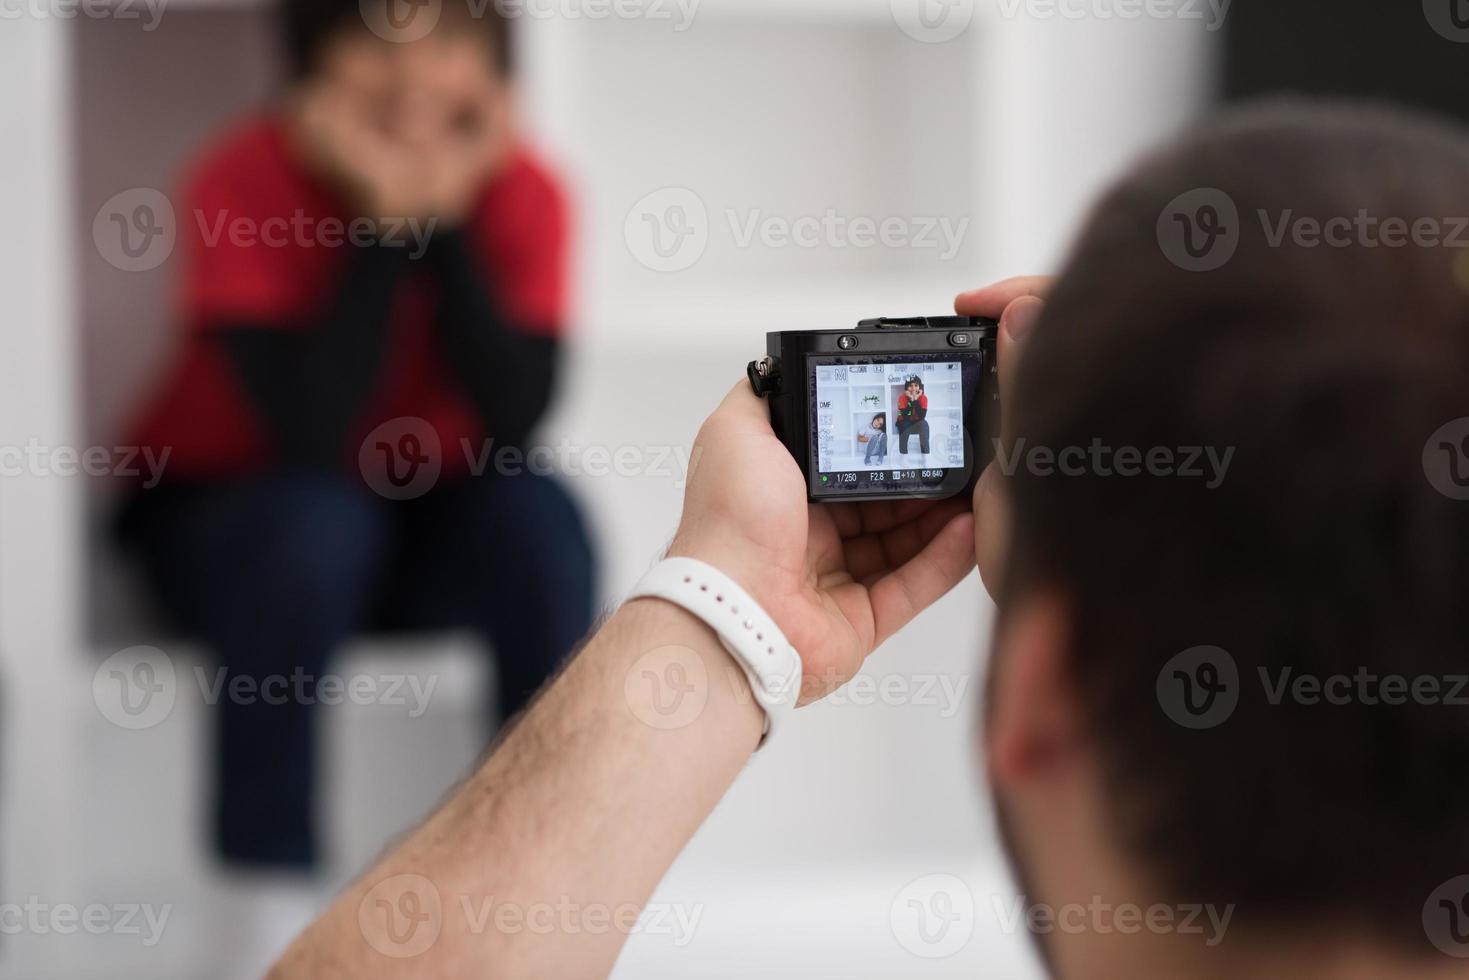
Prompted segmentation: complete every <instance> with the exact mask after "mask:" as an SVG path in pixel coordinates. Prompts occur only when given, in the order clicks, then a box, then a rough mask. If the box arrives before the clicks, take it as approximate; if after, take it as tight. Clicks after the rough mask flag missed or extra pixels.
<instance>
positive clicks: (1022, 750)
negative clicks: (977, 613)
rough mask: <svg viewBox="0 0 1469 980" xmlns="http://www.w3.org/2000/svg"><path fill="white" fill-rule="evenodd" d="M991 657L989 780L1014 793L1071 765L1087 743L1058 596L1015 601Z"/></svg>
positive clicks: (1066, 616)
mask: <svg viewBox="0 0 1469 980" xmlns="http://www.w3.org/2000/svg"><path fill="white" fill-rule="evenodd" d="M992 656H993V657H994V667H993V668H992V670H991V674H990V684H991V690H990V694H989V713H988V717H987V720H986V732H985V735H986V752H987V757H988V764H989V770H990V778H991V779H992V780H993V781H994V782H995V784H996V785H997V786H1014V785H1016V784H1019V783H1023V782H1026V781H1029V780H1031V779H1035V778H1037V777H1041V776H1045V775H1047V774H1048V773H1049V772H1050V771H1052V770H1054V769H1055V768H1056V767H1058V766H1063V765H1066V764H1067V763H1068V762H1069V761H1071V760H1072V759H1074V757H1075V754H1076V752H1077V750H1078V749H1079V748H1080V743H1081V740H1082V738H1083V732H1084V725H1083V719H1082V716H1081V703H1080V699H1079V698H1078V697H1077V692H1076V687H1075V680H1074V678H1073V674H1072V671H1071V650H1070V623H1069V612H1068V609H1067V605H1066V603H1065V602H1064V601H1063V600H1062V599H1061V598H1060V597H1059V596H1057V595H1055V594H1053V593H1044V594H1040V595H1036V596H1032V597H1028V598H1025V599H1020V600H1017V601H1016V602H1015V603H1014V605H1013V606H1012V607H1011V608H1010V609H1009V610H1007V611H1006V614H1005V617H1004V619H1003V625H1002V628H1001V630H1000V631H999V633H998V634H997V635H996V637H995V646H994V651H993V653H992Z"/></svg>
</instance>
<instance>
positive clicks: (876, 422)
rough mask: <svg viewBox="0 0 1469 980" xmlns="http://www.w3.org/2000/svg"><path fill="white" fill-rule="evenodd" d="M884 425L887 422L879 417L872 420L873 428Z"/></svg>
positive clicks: (879, 427)
mask: <svg viewBox="0 0 1469 980" xmlns="http://www.w3.org/2000/svg"><path fill="white" fill-rule="evenodd" d="M885 425H887V423H886V422H885V421H883V420H882V419H881V418H876V419H873V420H872V427H873V428H874V429H881V428H882V427H883V426H885Z"/></svg>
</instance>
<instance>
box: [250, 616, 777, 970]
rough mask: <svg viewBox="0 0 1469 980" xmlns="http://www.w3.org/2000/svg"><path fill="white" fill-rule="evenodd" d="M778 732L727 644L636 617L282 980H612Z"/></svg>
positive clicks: (364, 888)
mask: <svg viewBox="0 0 1469 980" xmlns="http://www.w3.org/2000/svg"><path fill="white" fill-rule="evenodd" d="M763 720H764V719H763V714H762V712H761V708H760V707H759V705H758V704H757V703H756V702H755V701H754V698H753V696H752V695H751V693H750V690H749V687H748V684H747V682H746V681H745V679H744V676H743V674H742V673H741V672H740V669H739V668H738V666H736V664H735V662H734V660H733V659H732V658H731V657H730V656H729V655H728V654H727V653H726V652H725V651H724V649H723V647H722V646H721V645H720V643H719V641H718V639H717V638H716V636H715V634H714V632H713V631H712V630H710V629H709V628H708V627H707V626H705V625H704V624H703V623H701V622H700V621H699V620H697V619H695V618H694V617H693V616H691V615H689V614H688V613H686V612H684V611H683V610H681V609H679V608H677V607H675V606H673V605H670V604H667V603H664V602H661V601H659V600H654V599H643V600H638V601H636V602H633V603H629V604H628V605H627V606H624V607H623V608H622V609H621V610H619V611H618V612H617V613H616V614H615V615H614V616H613V617H612V618H611V619H610V620H609V621H608V623H607V624H606V626H605V627H604V628H603V629H602V630H601V631H600V632H599V633H598V634H597V635H596V636H595V637H594V638H593V639H592V640H591V641H590V642H589V643H588V645H587V647H586V648H585V649H584V650H583V651H582V652H581V654H580V655H578V656H577V658H576V659H575V660H574V661H573V662H572V663H571V664H570V665H569V666H568V667H567V669H566V670H565V671H564V672H563V673H562V675H561V676H560V677H559V678H557V680H556V681H555V682H554V683H553V684H551V686H550V687H549V688H547V690H546V691H545V692H543V694H542V695H541V696H540V697H539V698H538V699H537V701H536V702H535V704H534V705H533V706H532V707H531V708H530V710H529V711H528V712H527V714H526V715H525V716H524V717H523V718H522V719H521V720H520V721H519V723H518V724H516V725H515V727H514V729H513V730H512V731H511V732H510V733H509V735H508V736H507V737H506V738H505V739H504V741H503V742H502V743H501V744H500V745H499V747H498V748H497V749H496V750H495V751H494V752H493V753H492V755H491V756H490V758H489V759H488V760H487V761H486V762H485V763H484V765H483V766H482V767H481V768H480V770H479V772H478V773H477V774H476V775H475V776H474V777H473V778H472V779H470V780H469V782H468V783H466V784H465V785H464V786H463V787H462V788H461V789H460V790H459V792H458V793H457V794H456V795H455V796H454V798H453V799H452V800H451V801H450V802H449V803H448V804H447V805H446V806H444V808H443V809H441V810H440V811H439V812H438V813H436V814H435V815H434V816H433V817H432V818H430V819H429V820H428V822H427V823H425V824H424V825H423V826H422V827H420V828H419V829H418V830H417V831H416V832H415V833H414V834H413V835H412V836H411V837H410V838H409V839H408V840H407V842H406V843H404V844H403V845H402V846H401V847H400V848H398V849H397V850H396V851H395V852H393V853H392V854H391V855H390V856H388V857H387V858H386V859H385V860H384V861H383V862H382V863H381V864H379V865H378V867H377V868H376V869H374V870H373V871H372V872H371V873H370V874H368V875H367V876H366V877H364V878H363V879H362V880H360V881H359V882H357V883H356V884H355V885H354V886H353V887H351V888H350V889H348V891H347V892H346V893H345V894H343V895H342V896H341V897H340V898H339V899H338V900H337V902H336V903H335V904H334V905H333V906H332V908H331V909H330V910H329V911H328V913H327V914H326V915H325V916H324V917H323V918H322V919H321V920H319V921H318V922H317V923H316V924H315V925H314V926H313V927H312V928H311V929H309V930H308V931H307V932H306V933H305V934H304V935H303V936H302V937H301V938H299V939H298V940H297V941H296V943H295V944H294V945H293V946H292V948H291V950H290V951H289V952H288V953H287V955H286V957H285V958H284V959H283V960H282V961H281V963H280V964H279V965H278V966H277V967H276V969H275V971H274V972H273V973H272V974H271V977H272V978H275V980H286V978H295V977H311V978H320V977H350V978H352V980H369V978H372V980H376V978H398V977H445V976H465V977H468V976H472V977H476V978H487V980H489V978H523V977H531V976H535V977H556V978H558V980H576V978H582V977H603V976H606V975H607V973H608V971H609V970H610V969H611V967H612V964H613V962H614V961H615V960H616V957H617V954H618V951H619V950H620V949H621V946H622V944H623V942H624V941H625V940H626V938H627V933H628V931H629V929H630V928H631V926H632V921H630V920H629V916H630V915H631V916H633V918H634V919H635V914H634V913H633V911H632V910H634V909H640V908H641V907H642V905H643V903H644V902H646V901H647V899H648V897H649V895H651V894H652V892H653V889H654V888H655V887H656V886H657V884H658V882H659V880H660V879H661V878H662V877H663V874H664V872H665V871H666V870H667V869H668V867H669V865H671V864H672V862H673V860H674V858H675V857H676V856H677V855H678V853H679V851H680V850H681V849H682V848H683V846H684V844H685V843H686V842H687V841H688V839H689V837H690V836H692V834H693V832H694V831H695V830H696V829H697V828H698V827H699V825H700V824H701V823H702V822H703V820H704V819H705V817H707V816H708V814H709V813H710V812H711V811H712V810H713V808H714V806H715V804H716V803H717V802H718V801H719V799H720V797H721V796H722V795H723V794H724V792H725V791H726V790H727V789H728V787H729V785H730V784H731V783H732V782H733V781H734V779H735V777H736V776H737V775H738V774H739V771H740V769H741V768H742V767H743V766H744V764H745V762H746V761H747V760H748V759H749V756H750V754H751V753H752V752H753V751H754V749H755V747H756V745H757V744H758V742H759V740H760V734H761V730H762V726H763ZM507 910H508V911H507Z"/></svg>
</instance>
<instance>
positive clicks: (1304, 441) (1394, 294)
mask: <svg viewBox="0 0 1469 980" xmlns="http://www.w3.org/2000/svg"><path fill="white" fill-rule="evenodd" d="M1184 195H1187V196H1184ZM1465 215H1469V142H1466V140H1465V138H1464V137H1463V136H1461V135H1460V134H1458V133H1457V132H1454V131H1451V130H1448V129H1445V128H1441V127H1439V126H1438V125H1436V124H1433V123H1430V122H1426V121H1422V120H1416V119H1411V118H1405V117H1404V116H1402V115H1401V114H1394V115H1389V114H1387V113H1379V112H1368V111H1360V110H1352V109H1344V108H1333V109H1322V108H1320V107H1315V108H1307V107H1290V106H1276V107H1266V108H1262V109H1256V110H1252V111H1248V112H1245V113H1242V114H1237V115H1233V116H1231V117H1228V118H1227V119H1225V120H1222V121H1221V122H1220V123H1219V124H1217V125H1215V126H1212V127H1210V128H1208V129H1207V130H1205V131H1203V132H1202V133H1200V134H1198V135H1196V136H1194V137H1192V138H1190V139H1189V140H1188V141H1187V142H1185V143H1184V144H1182V145H1180V146H1177V147H1175V148H1173V149H1171V150H1169V151H1168V152H1165V153H1163V154H1161V155H1159V156H1156V157H1154V158H1151V159H1149V160H1147V161H1146V162H1144V163H1143V165H1141V166H1140V167H1139V168H1137V169H1136V170H1135V171H1134V172H1133V173H1132V174H1131V175H1130V176H1129V177H1128V178H1127V179H1125V180H1124V181H1122V182H1121V183H1120V184H1119V185H1118V186H1116V187H1115V188H1113V189H1112V191H1111V192H1110V193H1109V194H1108V195H1107V196H1106V197H1105V198H1104V200H1103V201H1102V202H1101V204H1100V205H1099V206H1098V207H1097V209H1096V211H1095V212H1094V213H1093V215H1092V217H1091V220H1090V222H1089V223H1088V225H1087V228H1086V230H1085V231H1084V233H1083V234H1082V236H1081V238H1080V241H1079V242H1078V243H1077V245H1076V247H1075V249H1074V251H1073V253H1072V254H1071V256H1070V259H1069V261H1068V262H1067V264H1066V266H1065V270H1064V272H1063V274H1062V275H1061V277H1060V279H1059V282H1058V284H1057V286H1056V288H1055V291H1054V293H1053V294H1052V295H1051V296H1050V298H1049V300H1048V302H1047V304H1046V308H1045V310H1044V312H1043V313H1042V315H1041V321H1040V323H1039V325H1038V327H1037V328H1036V330H1035V332H1034V334H1033V336H1032V338H1031V339H1030V341H1029V342H1028V344H1027V349H1026V352H1025V358H1024V360H1023V362H1022V365H1021V369H1020V385H1019V391H1018V393H1017V395H1016V398H1015V401H1014V403H1013V406H1012V407H1011V411H1012V412H1013V416H1012V419H1011V421H1012V422H1013V425H1014V433H1015V436H1016V440H1015V441H1014V442H1013V443H1012V445H1011V447H1010V454H1009V455H1010V458H1012V459H1013V460H1015V461H1016V466H1017V468H1016V470H1015V473H1014V478H1013V481H1012V491H1013V507H1014V524H1013V537H1012V539H1011V547H1010V551H1009V558H1008V563H1007V568H1006V573H1005V576H1004V582H1003V590H1002V596H1001V604H1000V605H1001V611H1000V612H1001V614H1000V625H999V630H998V636H999V642H998V646H997V654H996V658H995V663H994V677H993V683H992V685H991V703H990V706H989V713H988V718H987V734H988V757H989V767H990V773H991V778H992V781H993V783H994V786H995V789H996V794H997V797H998V800H999V804H1000V809H1001V812H1002V817H1003V819H1004V822H1005V824H1006V826H1007V831H1008V835H1009V837H1010V839H1011V845H1012V849H1013V853H1014V856H1015V859H1016V863H1017V866H1018V868H1019V870H1020V872H1021V874H1022V877H1023V878H1024V879H1025V881H1026V883H1027V885H1028V887H1029V888H1030V889H1031V894H1030V900H1031V901H1033V902H1043V903H1047V904H1049V905H1052V906H1057V905H1066V904H1068V903H1088V902H1090V901H1091V900H1092V898H1093V897H1094V896H1096V897H1100V898H1101V899H1104V900H1105V899H1111V900H1112V901H1114V902H1115V901H1118V900H1120V899H1126V900H1129V901H1133V902H1140V903H1141V904H1143V905H1144V906H1146V905H1148V904H1150V903H1159V904H1161V905H1163V906H1166V907H1167V908H1168V909H1169V910H1171V911H1172V912H1173V919H1172V925H1171V926H1164V925H1161V924H1157V923H1154V924H1148V925H1144V926H1143V927H1142V929H1141V930H1140V931H1141V934H1142V935H1141V937H1140V938H1129V936H1128V934H1127V930H1126V929H1124V928H1122V927H1121V925H1120V924H1119V922H1117V921H1115V920H1107V917H1106V916H1105V915H1103V916H1101V919H1100V923H1099V920H1097V919H1094V918H1089V919H1088V920H1087V921H1088V922H1089V923H1093V924H1092V925H1089V926H1088V927H1086V928H1084V929H1083V930H1081V931H1080V932H1079V933H1078V934H1077V935H1076V936H1074V937H1073V936H1071V935H1067V934H1065V930H1057V932H1056V933H1055V934H1053V937H1052V941H1048V942H1047V943H1046V944H1045V945H1046V946H1047V947H1048V952H1049V953H1050V955H1051V957H1052V959H1053V961H1054V962H1055V963H1057V964H1058V967H1059V968H1060V969H1061V970H1062V971H1063V972H1075V971H1076V967H1077V964H1078V963H1080V962H1083V961H1087V962H1089V963H1090V964H1091V965H1092V966H1093V967H1097V966H1098V965H1099V964H1102V963H1104V962H1105V961H1106V960H1107V957H1109V956H1120V955H1122V954H1121V953H1120V952H1119V951H1121V950H1124V949H1133V950H1137V949H1139V948H1140V944H1145V943H1149V942H1152V941H1153V940H1155V939H1156V940H1157V942H1156V943H1154V945H1152V946H1150V947H1148V948H1151V949H1153V950H1154V952H1156V953H1157V954H1158V956H1159V957H1160V959H1158V960H1157V962H1156V963H1155V965H1162V964H1163V963H1164V958H1166V957H1167V956H1169V955H1172V954H1173V953H1177V954H1178V955H1179V956H1180V957H1184V958H1185V959H1183V960H1179V961H1178V962H1185V961H1186V962H1188V963H1189V964H1190V966H1189V967H1187V968H1186V969H1188V970H1193V971H1201V970H1207V969H1209V968H1210V965H1211V964H1212V966H1213V967H1214V968H1217V969H1219V970H1221V971H1225V972H1229V971H1230V970H1233V971H1234V972H1236V973H1238V971H1239V969H1240V968H1245V967H1243V966H1242V965H1243V964H1247V963H1249V962H1250V961H1251V960H1252V959H1256V958H1259V957H1261V956H1263V955H1266V954H1267V953H1268V952H1269V951H1271V950H1276V951H1285V950H1289V951H1291V952H1292V954H1293V955H1298V956H1300V957H1301V960H1300V961H1299V965H1300V966H1301V967H1302V968H1301V969H1300V970H1298V971H1297V972H1298V973H1305V972H1309V968H1312V967H1317V966H1320V965H1322V964H1323V963H1325V962H1326V958H1327V957H1329V956H1331V955H1335V954H1336V953H1337V952H1340V951H1342V950H1345V949H1348V948H1351V949H1357V950H1363V949H1366V950H1371V951H1372V955H1376V956H1381V957H1384V958H1393V957H1401V958H1404V959H1411V958H1415V957H1416V958H1417V959H1418V966H1419V967H1421V968H1424V969H1428V968H1433V967H1435V966H1439V967H1442V966H1455V965H1458V964H1459V963H1460V961H1458V960H1456V959H1450V958H1448V957H1445V956H1444V955H1443V954H1442V953H1441V952H1438V951H1437V950H1435V945H1439V946H1440V948H1442V946H1443V943H1442V942H1439V941H1438V937H1435V936H1434V935H1433V930H1434V928H1435V924H1434V922H1431V921H1429V919H1427V918H1425V915H1426V913H1425V905H1428V906H1429V907H1430V909H1429V911H1432V912H1433V913H1434V914H1435V915H1437V914H1439V912H1438V906H1437V905H1436V904H1435V902H1430V897H1431V896H1433V895H1435V889H1438V888H1439V887H1440V886H1441V885H1443V884H1444V883H1445V882H1446V881H1448V880H1449V879H1452V878H1454V877H1456V876H1458V875H1460V874H1466V873H1469V780H1465V779H1464V778H1463V777H1462V776H1461V775H1460V773H1459V768H1460V765H1461V764H1462V761H1463V760H1464V759H1469V686H1465V685H1463V684H1462V682H1461V681H1459V680H1456V678H1462V677H1464V676H1465V675H1469V547H1466V544H1469V500H1464V499H1456V498H1457V497H1462V496H1469V488H1466V487H1465V485H1464V484H1456V483H1455V482H1454V480H1455V479H1456V477H1455V474H1457V475H1458V477H1459V478H1462V479H1463V480H1464V481H1465V484H1469V444H1466V442H1465V440H1466V437H1469V421H1466V422H1462V423H1461V424H1458V426H1457V428H1456V427H1455V420H1464V419H1469V248H1465V247H1464V246H1465V245H1469V231H1466V229H1465V227H1464V225H1465V217H1464V216H1465ZM1389 219H1391V220H1389ZM1403 239H1406V241H1404V240H1403ZM1430 242H1433V243H1434V244H1430ZM1231 249H1232V251H1230V250H1231ZM1446 424H1448V425H1449V428H1447V429H1443V428H1442V427H1444V426H1445V425H1446ZM1436 433H1438V434H1436ZM1022 440H1023V441H1022ZM1036 450H1043V451H1044V452H1035V451H1036ZM1047 453H1049V454H1051V455H1047ZM1063 454H1064V455H1063ZM1063 460H1064V461H1065V465H1064V466H1062V465H1060V462H1061V461H1063ZM1048 461H1049V462H1048ZM1460 490H1463V492H1462V493H1460V492H1459V491H1460ZM1388 676H1400V677H1402V678H1405V683H1406V684H1407V685H1408V688H1407V690H1406V691H1404V690H1401V689H1399V686H1398V682H1396V681H1394V682H1391V684H1390V686H1386V687H1385V686H1384V682H1383V680H1382V679H1383V678H1385V677H1388ZM1337 678H1346V680H1338V679H1337ZM1415 683H1416V684H1417V685H1418V687H1417V690H1416V692H1415V690H1414V689H1413V687H1412V685H1414V684H1415ZM1431 685H1436V686H1434V687H1433V689H1432V691H1431V690H1430V686H1431ZM1451 695H1452V697H1453V698H1457V699H1458V700H1459V703H1458V704H1457V705H1456V704H1454V703H1452V699H1451ZM1389 700H1392V701H1397V702H1399V703H1384V702H1386V701H1389ZM1452 890H1453V889H1452V888H1450V891H1452ZM1464 890H1465V891H1469V887H1466V889H1464ZM1460 898H1463V895H1462V894H1458V895H1454V896H1451V899H1452V901H1453V902H1457V901H1458V899H1460ZM1193 907H1198V908H1200V909H1206V908H1212V909H1213V910H1214V911H1215V913H1216V915H1217V916H1218V917H1220V918H1222V916H1223V914H1224V912H1225V910H1231V911H1230V916H1231V917H1230V919H1229V920H1228V922H1229V924H1228V934H1227V935H1226V936H1223V937H1222V941H1220V942H1217V943H1216V944H1214V945H1208V944H1207V943H1206V940H1207V939H1208V938H1210V936H1209V935H1208V933H1209V932H1210V931H1211V930H1210V929H1209V926H1208V923H1209V919H1208V918H1207V917H1205V916H1201V918H1200V919H1199V920H1196V923H1197V922H1202V923H1203V924H1204V926H1205V933H1206V934H1205V935H1203V936H1199V937H1191V936H1190V935H1189V934H1188V932H1187V930H1185V929H1183V928H1182V926H1181V921H1182V920H1183V918H1184V917H1185V915H1186V911H1187V910H1188V909H1189V908H1193ZM1466 907H1469V906H1466ZM1443 914H1444V915H1448V910H1447V908H1446V907H1445V910H1444V912H1443ZM1461 918H1462V922H1461V923H1460V924H1461V925H1462V927H1463V928H1464V929H1465V930H1469V916H1462V917H1461ZM1445 921H1447V920H1445ZM1098 923H1099V924H1098ZM1212 931H1213V932H1215V933H1217V932H1219V931H1220V930H1219V928H1218V927H1217V926H1216V927H1215V928H1214V929H1213V930H1212ZM1443 934H1444V935H1450V933H1449V932H1447V931H1445V932H1444V933H1443ZM1463 938H1464V940H1465V944H1464V946H1463V949H1462V952H1463V954H1469V935H1465V936H1464V937H1463ZM1129 944H1131V945H1130V946H1129ZM1165 950H1166V951H1168V952H1163V951H1165ZM1311 950H1317V951H1318V952H1317V953H1315V954H1312V953H1310V952H1309V951H1311ZM1210 957H1212V959H1209V958H1210ZM1134 965H1135V964H1134ZM1175 965H1177V963H1175ZM1113 968H1119V967H1117V964H1116V963H1115V962H1114V963H1113ZM1415 968H1416V967H1415ZM1129 969H1130V968H1129ZM1105 971H1106V967H1102V972H1105ZM1132 975H1134V976H1138V975H1141V973H1140V972H1134V973H1133V974H1132ZM1194 975H1197V972H1195V974H1194Z"/></svg>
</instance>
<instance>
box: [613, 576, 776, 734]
mask: <svg viewBox="0 0 1469 980" xmlns="http://www.w3.org/2000/svg"><path fill="white" fill-rule="evenodd" d="M608 627H609V629H611V628H615V629H616V631H617V633H618V635H619V636H620V637H621V642H620V643H619V647H620V648H621V653H620V655H619V656H618V663H617V665H616V667H615V668H614V670H613V672H612V675H611V676H610V678H609V683H610V684H611V685H612V686H613V687H615V688H618V689H619V690H620V694H621V697H622V700H623V701H624V702H625V704H626V706H627V708H628V710H629V711H630V713H631V714H632V716H633V717H634V718H636V719H637V720H638V721H639V722H641V723H642V724H643V725H645V726H646V727H647V728H648V729H649V730H650V731H652V732H654V733H669V732H681V731H688V730H697V731H705V732H708V733H717V737H719V738H721V739H729V740H733V741H734V742H736V743H740V744H743V745H745V746H746V751H748V752H750V753H753V752H754V750H755V748H756V746H758V745H759V743H760V738H761V735H762V734H763V732H764V730H765V711H764V709H763V708H761V706H760V703H759V702H758V701H757V700H756V699H755V695H754V693H753V691H751V689H750V683H749V681H748V680H747V679H746V677H745V673H744V671H743V670H742V669H741V667H740V665H739V663H738V662H737V661H736V660H735V659H734V657H733V655H731V654H730V653H729V651H728V650H726V649H725V647H724V645H723V644H722V643H721V642H720V640H719V636H718V634H717V633H716V632H715V631H714V629H713V627H711V626H710V625H709V624H707V623H705V622H704V621H703V620H702V619H700V618H699V617H698V616H695V615H694V614H693V613H691V612H689V611H687V610H686V609H684V608H682V607H681V606H679V605H677V604H676V603H672V602H669V601H667V600H664V599H658V598H654V597H650V596H649V597H643V598H639V599H632V600H630V601H628V602H627V603H624V604H623V606H622V607H621V608H620V609H619V610H618V611H617V612H616V613H615V614H614V616H613V618H612V621H611V622H609V623H608Z"/></svg>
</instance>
